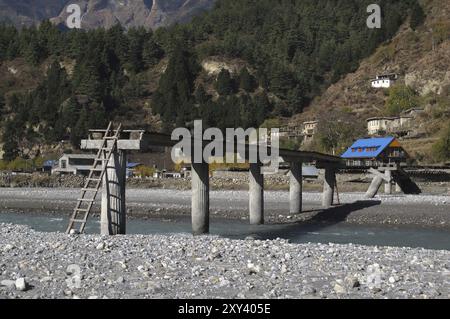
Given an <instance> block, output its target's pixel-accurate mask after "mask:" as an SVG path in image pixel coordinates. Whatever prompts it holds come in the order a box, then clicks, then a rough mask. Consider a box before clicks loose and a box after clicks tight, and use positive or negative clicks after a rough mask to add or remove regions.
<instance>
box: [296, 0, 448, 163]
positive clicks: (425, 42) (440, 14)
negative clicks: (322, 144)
mask: <svg viewBox="0 0 450 319" xmlns="http://www.w3.org/2000/svg"><path fill="white" fill-rule="evenodd" d="M421 3H422V6H423V8H424V10H425V12H426V14H427V18H426V20H425V21H424V24H423V25H422V26H420V27H419V28H417V29H416V30H415V31H414V30H412V29H411V27H410V23H409V21H406V22H405V23H404V24H403V26H402V27H401V28H400V30H399V31H398V33H397V34H396V36H395V37H394V38H393V39H392V40H391V41H389V42H387V43H384V44H383V45H381V46H380V47H379V48H378V49H377V50H376V52H375V53H374V54H373V55H371V56H370V57H368V58H366V59H364V60H363V61H362V62H361V63H360V66H359V68H358V69H357V70H356V71H355V72H353V73H350V74H348V75H346V76H345V77H344V78H343V79H341V80H340V81H338V82H337V83H335V84H333V85H331V86H330V87H329V88H328V89H327V90H326V91H325V92H324V93H323V94H322V95H320V96H318V97H317V98H316V99H314V101H313V102H312V103H311V105H310V106H309V107H308V108H307V109H306V110H305V112H304V113H303V114H299V115H296V116H294V117H293V118H292V120H291V125H293V126H300V125H301V123H302V122H303V121H310V120H313V119H320V118H321V117H322V116H323V114H330V112H331V111H335V112H337V113H341V114H343V113H346V112H349V113H351V114H354V115H355V118H356V119H357V120H358V121H359V122H361V123H364V124H363V125H365V122H366V119H367V118H369V117H373V116H384V115H386V110H385V105H386V101H387V99H388V98H389V90H378V89H372V88H371V85H370V80H371V79H373V78H374V77H375V76H376V75H377V74H386V73H397V74H398V75H399V76H400V80H399V82H398V85H401V86H403V85H406V86H408V87H411V88H412V89H414V90H415V91H416V92H417V94H418V96H419V98H418V99H419V103H420V105H419V106H420V107H423V108H425V110H426V113H425V115H424V116H422V117H421V118H419V119H418V121H417V122H416V132H417V133H420V134H421V135H422V136H424V137H423V139H413V140H405V141H403V142H402V143H403V144H404V145H405V146H407V149H408V151H409V152H410V153H411V155H413V156H417V157H418V158H428V159H429V156H427V154H430V152H431V148H432V145H433V144H434V142H435V141H436V138H437V137H438V136H439V132H440V130H441V129H443V128H444V127H443V126H444V125H447V123H448V122H447V119H448V114H449V112H450V71H449V70H450V19H449V16H450V2H448V1H438V0H431V1H421Z"/></svg>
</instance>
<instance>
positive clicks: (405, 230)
mask: <svg viewBox="0 0 450 319" xmlns="http://www.w3.org/2000/svg"><path fill="white" fill-rule="evenodd" d="M0 222H4V223H15V224H22V225H27V226H30V227H31V228H33V229H34V230H36V231H41V232H56V231H64V230H65V228H66V226H67V222H68V218H63V217H59V216H49V215H39V214H33V215H30V214H18V213H0ZM190 229H191V224H190V219H189V218H177V219H172V220H164V219H156V218H154V219H147V220H141V219H131V220H128V222H127V233H128V234H142V235H150V234H172V233H189V232H190ZM98 230H99V221H98V219H96V218H92V219H91V220H90V221H89V222H88V224H87V227H86V233H88V234H95V233H98ZM210 232H211V234H212V235H218V236H222V237H228V238H232V239H245V238H247V237H249V236H251V237H253V238H255V239H261V240H265V239H275V238H284V239H289V240H290V241H291V242H292V243H309V242H311V243H335V244H349V243H352V244H358V245H369V246H395V247H413V248H417V247H421V248H426V249H435V250H450V232H449V231H446V230H439V229H429V228H420V227H409V226H408V227H406V226H402V227H393V226H361V225H349V224H344V223H338V224H332V225H330V224H328V225H326V224H323V225H322V224H315V225H310V224H290V225H289V224H288V225H264V226H250V225H248V222H246V221H241V220H224V219H213V220H211V230H210Z"/></svg>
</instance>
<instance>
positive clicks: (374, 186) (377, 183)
mask: <svg viewBox="0 0 450 319" xmlns="http://www.w3.org/2000/svg"><path fill="white" fill-rule="evenodd" d="M381 184H383V179H382V178H381V177H380V176H375V177H374V178H373V180H372V183H371V184H370V186H369V189H368V190H367V193H366V198H374V197H375V196H376V195H377V193H378V190H379V189H380V187H381Z"/></svg>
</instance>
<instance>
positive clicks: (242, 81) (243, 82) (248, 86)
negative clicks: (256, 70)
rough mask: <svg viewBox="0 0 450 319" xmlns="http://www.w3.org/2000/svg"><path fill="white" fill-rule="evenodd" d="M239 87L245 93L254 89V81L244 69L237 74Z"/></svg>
mask: <svg viewBox="0 0 450 319" xmlns="http://www.w3.org/2000/svg"><path fill="white" fill-rule="evenodd" d="M239 87H240V88H241V89H242V90H244V91H246V92H253V91H255V89H256V80H255V78H254V76H253V75H251V74H250V73H249V72H248V70H247V68H246V67H244V68H242V70H241V72H240V73H239Z"/></svg>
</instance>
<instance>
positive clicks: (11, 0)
mask: <svg viewBox="0 0 450 319" xmlns="http://www.w3.org/2000/svg"><path fill="white" fill-rule="evenodd" d="M67 2H68V0H0V22H2V21H4V22H8V23H11V24H13V25H15V26H18V27H20V26H24V25H30V24H33V23H36V22H38V21H41V20H42V19H47V18H51V17H55V16H57V15H59V13H60V12H61V10H62V9H63V7H64V5H65V4H66V3H67Z"/></svg>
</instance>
